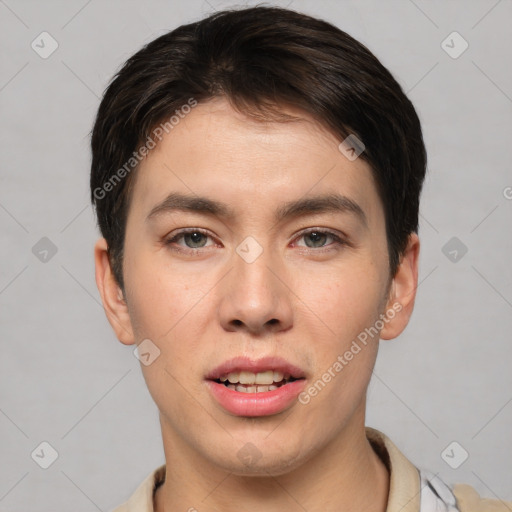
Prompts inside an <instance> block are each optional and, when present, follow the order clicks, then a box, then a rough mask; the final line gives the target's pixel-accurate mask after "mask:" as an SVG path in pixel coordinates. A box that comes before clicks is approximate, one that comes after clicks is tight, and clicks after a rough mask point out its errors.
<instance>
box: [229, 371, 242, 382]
mask: <svg viewBox="0 0 512 512" xmlns="http://www.w3.org/2000/svg"><path fill="white" fill-rule="evenodd" d="M239 377H240V373H238V372H234V373H230V374H229V375H228V380H229V382H231V384H236V383H237V382H238V379H239Z"/></svg>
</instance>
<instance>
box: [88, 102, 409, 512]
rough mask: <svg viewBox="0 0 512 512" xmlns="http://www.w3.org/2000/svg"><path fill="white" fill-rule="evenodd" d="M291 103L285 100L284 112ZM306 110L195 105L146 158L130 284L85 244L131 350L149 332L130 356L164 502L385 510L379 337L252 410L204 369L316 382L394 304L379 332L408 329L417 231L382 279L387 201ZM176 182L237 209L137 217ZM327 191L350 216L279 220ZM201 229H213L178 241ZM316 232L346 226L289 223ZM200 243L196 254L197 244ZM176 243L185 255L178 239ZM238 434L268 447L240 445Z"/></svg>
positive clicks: (390, 334)
mask: <svg viewBox="0 0 512 512" xmlns="http://www.w3.org/2000/svg"><path fill="white" fill-rule="evenodd" d="M283 109H284V107H283ZM285 111H286V112H288V113H292V114H294V115H296V116H300V117H301V119H300V120H299V121H295V122H291V123H277V122H266V123H263V122H261V121H255V120H251V119H250V118H248V117H246V116H245V115H244V114H241V113H238V112H237V111H235V110H233V109H232V108H231V106H230V105H229V103H228V102H227V101H226V100H224V99H222V98H216V99H215V100H213V101H210V102H208V103H202V104H199V105H198V106H197V107H195V108H194V109H193V110H192V112H191V113H190V114H188V115H187V116H186V117H185V118H184V119H183V120H181V121H180V123H179V124H178V125H177V126H175V128H174V129H173V130H172V132H170V134H169V135H166V136H165V137H164V138H163V140H162V141H161V142H160V143H159V145H158V146H157V147H156V148H155V149H153V150H152V151H151V152H150V153H149V155H148V156H147V158H146V159H145V160H144V161H143V162H142V164H141V167H140V169H139V170H138V174H137V179H136V182H135V186H134V190H133V197H132V202H131V205H130V209H129V215H128V220H127V226H126V241H125V259H124V267H123V275H124V280H125V293H124V294H123V292H122V290H121V289H120V288H119V286H118V285H117V283H116V281H115V279H114V277H113V275H112V271H111V267H110V265H109V261H108V257H107V253H106V249H107V244H106V242H105V240H104V239H100V240H99V241H98V242H97V244H96V246H95V260H96V281H97V285H98V288H99V291H100V294H101V297H102V300H103V304H104V307H105V311H106V314H107V317H108V319H109V321H110V323H111V325H112V327H113V329H114V331H115V333H116V335H117V337H118V339H119V340H120V341H121V342H122V343H124V344H126V345H132V344H134V343H137V344H138V343H140V342H141V341H142V340H144V339H146V338H149V339H150V340H152V342H153V343H154V344H155V345H157V346H158V348H159V349H160V351H161V353H160V356H159V357H158V358H157V359H156V360H155V361H154V362H153V363H152V364H150V365H149V366H144V365H141V368H142V371H143V374H144V378H145V380H146V383H147V386H148V389H149V391H150V393H151V395H152V397H153V399H154V400H155V403H156V404H157V406H158V408H159V411H160V423H161V428H162V439H163V445H164V450H165V456H166V461H167V475H166V480H165V483H164V484H163V485H162V486H161V487H160V488H159V489H158V491H157V493H156V497H155V510H157V511H158V512H162V511H166V512H171V511H173V510H189V509H190V508H191V507H195V508H196V509H197V510H199V511H201V512H207V511H223V512H229V511H235V510H236V511H237V512H238V511H239V510H240V506H241V504H243V510H244V511H248V512H252V511H255V512H256V511H258V512H260V511H261V506H262V504H264V506H265V510H266V511H269V512H278V511H279V512H281V511H283V510H287V511H301V512H302V511H304V510H308V511H309V512H317V511H320V510H321V511H323V512H325V511H333V512H334V511H339V510H345V511H361V510H365V511H369V512H373V511H375V512H377V511H379V512H382V511H385V509H386V504H387V498H388V491H389V474H388V472H387V469H386V467H385V466H384V464H383V463H382V461H381V460H380V459H379V457H378V456H377V455H376V453H375V452H374V451H373V449H372V447H371V445H370V444H369V442H368V440H367V439H366V436H365V430H364V421H365V406H366V390H367V386H368V383H369V381H370V378H371V374H372V370H373V367H374V364H375V359H376V357H377V351H378V345H379V343H378V341H379V336H376V337H374V338H373V339H372V340H371V341H370V342H369V343H368V344H367V345H366V346H365V347H364V348H363V349H362V350H361V351H360V352H359V353H358V354H357V355H355V356H354V358H353V359H352V360H351V361H350V362H349V364H347V365H346V366H345V367H344V368H343V370H342V371H341V372H339V373H337V374H336V377H335V378H333V379H332V380H331V381H330V382H329V383H328V384H327V385H326V386H325V387H324V388H323V389H322V391H321V392H320V393H318V394H317V396H315V397H314V398H312V399H311V401H310V402H309V403H308V404H307V405H303V404H300V403H298V402H294V403H293V404H292V405H291V406H290V407H289V408H288V409H286V410H285V411H283V412H281V413H278V414H275V415H271V416H266V417H257V418H247V417H239V416H236V415H233V414H230V413H228V412H227V411H225V410H224V409H223V408H221V407H220V405H219V404H218V403H217V402H216V401H215V400H214V398H213V397H212V396H211V394H210V393H209V391H208V389H207V387H206V385H205V380H204V378H205V375H206V374H207V373H208V372H209V371H211V370H212V369H213V368H215V367H216V366H218V365H219V364H220V363H222V362H224V361H226V360H228V359H231V358H232V357H234V356H237V355H244V356H249V357H251V358H253V359H258V358H260V357H264V356H267V355H278V356H281V357H283V358H285V359H286V360H288V361H290V362H291V363H293V364H295V365H296V366H299V367H300V368H301V369H302V370H303V371H304V372H305V374H306V379H307V384H308V385H310V384H311V383H314V382H316V381H317V380H318V379H320V378H321V376H322V374H324V373H325V372H326V371H327V369H328V368H330V367H332V365H333V363H334V362H335V361H336V359H337V357H338V356H339V355H341V354H344V353H345V351H346V350H347V349H349V347H350V345H351V343H352V341H353V340H354V339H356V337H357V335H358V334H359V333H361V332H362V331H364V329H365V328H366V327H370V326H373V325H374V324H375V322H376V321H377V320H378V319H379V315H380V314H385V312H386V311H387V310H389V309H390V308H392V306H393V304H397V303H399V304H401V307H402V309H401V311H400V312H399V313H396V315H394V318H393V319H392V320H389V321H388V322H387V323H385V325H384V327H383V328H382V330H381V331H380V339H392V338H394V337H396V336H398V335H399V334H400V333H401V332H402V331H403V329H404V328H405V327H406V325H407V323H408V321H409V317H410V315H411V313H412V310H413V306H414V298H415V290H416V286H417V279H418V254H419V240H418V237H417V236H416V235H415V234H412V235H411V236H410V239H409V244H408V246H407V248H406V250H405V252H404V254H403V257H402V260H401V264H400V267H399V269H398V272H397V273H396V275H395V276H394V278H393V279H392V280H390V277H391V276H390V274H389V262H388V253H387V241H386V234H385V224H384V210H383V206H382V202H381V201H380V199H379V197H378V194H377V189H376V187H375V183H374V181H373V177H372V174H371V171H370V168H369V166H368V164H366V163H365V162H364V161H363V160H362V159H360V158H358V159H356V160H355V161H349V160H348V159H347V158H346V157H345V156H344V155H343V154H342V153H341V152H340V151H339V149H338V144H339V142H340V141H339V140H337V138H336V137H334V136H333V135H332V134H331V133H329V132H328V131H326V130H325V129H323V128H322V127H321V126H320V125H319V124H317V123H316V122H314V121H313V120H312V119H311V118H309V117H308V116H307V115H306V114H305V113H302V112H300V111H296V110H293V109H291V108H287V109H286V110H285ZM170 192H180V193H184V194H189V195H200V196H206V197H208V198H210V199H214V200H217V201H222V202H224V203H227V204H228V205H229V206H230V207H231V208H232V209H233V210H234V211H235V213H236V215H235V217H234V218H232V219H227V218H220V217H217V216H214V215H211V214H198V213H194V212H186V211H173V212H169V213H162V214H160V215H156V216H155V217H154V218H152V219H151V220H149V221H148V220H146V217H147V216H148V214H149V212H150V211H151V210H152V209H153V208H154V206H155V205H156V204H158V203H159V202H160V201H162V200H163V199H164V198H165V197H166V196H167V194H169V193H170ZM332 192H337V193H340V194H343V195H345V196H347V197H349V198H350V199H352V200H353V201H355V202H356V203H357V204H358V205H359V206H360V207H361V209H362V210H363V211H364V213H365V216H366V219H367V224H366V225H365V224H364V223H363V222H361V221H360V220H359V219H358V217H357V216H356V215H354V214H353V213H350V212H344V213H332V212H329V213H326V212H321V213H309V214H307V215H305V216H302V217H297V218H289V219H286V220H283V221H280V222H276V220H275V218H274V211H275V209H276V208H277V207H278V206H281V205H282V204H283V203H284V202H288V201H293V200H297V199H300V198H303V197H310V196H314V195H320V194H324V193H332ZM183 228H202V229H203V230H206V231H207V232H208V235H207V236H202V237H201V235H199V236H197V235H196V238H195V239H191V238H190V237H181V238H178V239H177V240H176V241H174V242H172V243H171V244H167V245H166V244H165V240H169V239H171V238H173V237H174V236H175V235H176V234H177V231H178V230H179V229H183ZM306 228H308V229H309V228H317V229H316V231H322V229H327V230H330V231H334V232H335V233H337V234H339V235H340V236H342V237H344V239H345V241H346V243H344V244H339V243H336V241H335V240H334V239H333V238H331V237H329V236H325V237H322V236H320V237H319V238H317V239H315V237H312V236H311V231H315V229H310V233H309V235H308V234H307V233H306V234H301V233H300V232H301V231H302V230H304V229H306ZM247 236H252V237H253V238H254V239H255V240H257V242H258V243H259V244H260V246H261V247H262V248H263V252H262V254H261V255H260V256H259V257H258V258H257V259H256V260H255V261H254V262H252V263H247V262H246V261H244V259H242V258H241V257H240V256H239V255H238V254H237V252H236V248H237V246H238V245H239V244H240V243H241V242H242V240H244V239H245V238H246V237H247ZM194 247H196V248H198V250H197V251H196V252H195V253H194V252H193V250H192V248H194ZM180 250H181V251H180ZM247 443H252V444H253V445H255V446H256V447H257V450H258V451H259V453H260V454H261V457H260V458H259V459H258V460H257V461H256V462H255V463H254V464H253V465H251V466H250V467H249V466H247V465H245V464H244V463H243V461H242V460H241V459H240V458H239V457H238V456H237V453H238V451H239V450H240V449H241V448H242V447H243V446H245V445H246V444H247Z"/></svg>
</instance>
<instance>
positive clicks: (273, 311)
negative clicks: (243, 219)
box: [220, 237, 291, 331]
mask: <svg viewBox="0 0 512 512" xmlns="http://www.w3.org/2000/svg"><path fill="white" fill-rule="evenodd" d="M280 268H281V266H280V265H279V262H278V261H277V257H275V255H274V254H272V252H271V251H270V249H267V248H264V247H263V246H262V245H260V243H259V242H258V241H256V239H254V238H253V237H247V238H246V239H244V240H243V241H242V243H240V244H239V245H238V247H237V248H236V252H235V253H234V254H233V270H232V271H231V272H230V275H229V278H228V280H227V283H226V286H227V289H225V293H224V296H223V298H222V304H221V307H220V315H221V319H220V320H221V322H222V324H223V326H224V327H225V328H227V329H229V330H232V329H233V328H234V327H235V326H238V327H241V326H245V328H247V329H249V330H251V331H259V330H261V329H264V328H269V326H273V328H274V329H275V328H288V326H289V324H290V322H291V305H290V303H289V297H288V294H287V293H286V287H285V286H284V284H283V283H282V282H281V280H280V279H279V278H278V274H279V271H280V270H279V269H280ZM276 274H277V275H276ZM276 326H278V327H276Z"/></svg>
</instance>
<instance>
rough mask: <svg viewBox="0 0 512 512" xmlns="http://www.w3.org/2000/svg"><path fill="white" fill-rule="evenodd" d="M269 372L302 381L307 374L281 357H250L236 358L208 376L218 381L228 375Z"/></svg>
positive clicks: (218, 367)
mask: <svg viewBox="0 0 512 512" xmlns="http://www.w3.org/2000/svg"><path fill="white" fill-rule="evenodd" d="M268 370H274V371H278V372H282V373H283V374H289V375H290V376H291V377H293V378H294V379H302V378H304V377H305V373H304V371H303V370H301V369H300V368H299V367H298V366H295V365H293V364H291V363H289V362H288V361H286V360H285V359H282V358H281V357H276V356H272V357H263V358H260V359H251V358H249V357H243V356H240V357H234V358H233V359H230V360H229V361H225V362H224V363H222V364H220V365H219V366H217V367H216V368H214V369H213V370H212V371H211V372H210V373H208V374H207V375H206V379H208V380H217V379H220V378H221V377H222V376H225V375H228V374H230V373H235V372H242V371H246V372H252V373H259V372H265V371H268Z"/></svg>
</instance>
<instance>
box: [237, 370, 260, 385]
mask: <svg viewBox="0 0 512 512" xmlns="http://www.w3.org/2000/svg"><path fill="white" fill-rule="evenodd" d="M238 379H239V380H238V382H240V384H254V383H255V382H256V375H254V373H251V372H240V377H239V378H238Z"/></svg>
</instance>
